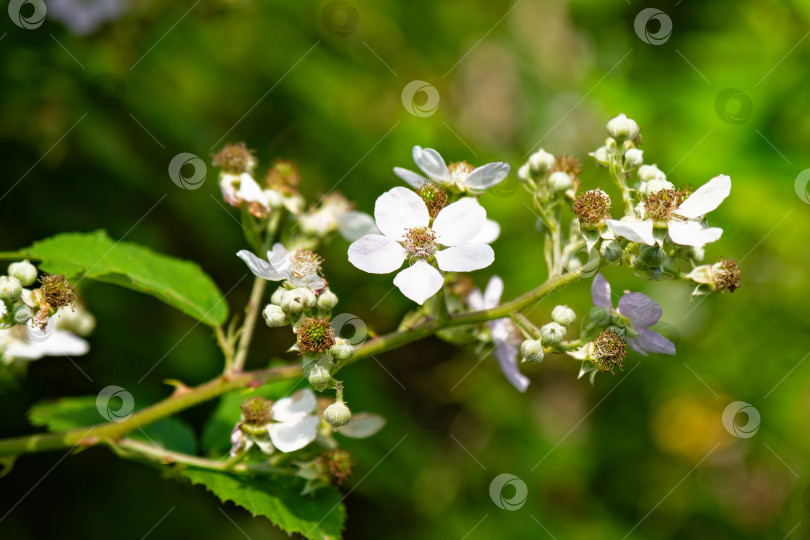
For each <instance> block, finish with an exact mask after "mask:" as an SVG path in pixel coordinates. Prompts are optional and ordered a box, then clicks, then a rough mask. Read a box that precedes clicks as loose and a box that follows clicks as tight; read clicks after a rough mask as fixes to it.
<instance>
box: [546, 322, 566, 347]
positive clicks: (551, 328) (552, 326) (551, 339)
mask: <svg viewBox="0 0 810 540" xmlns="http://www.w3.org/2000/svg"><path fill="white" fill-rule="evenodd" d="M564 337H565V327H564V326H563V325H561V324H559V323H556V322H551V323H548V324H544V325H543V327H542V328H540V339H541V340H542V342H543V345H557V344H558V343H560V342H561V341H562V340H563V338H564Z"/></svg>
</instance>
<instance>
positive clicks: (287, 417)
mask: <svg viewBox="0 0 810 540" xmlns="http://www.w3.org/2000/svg"><path fill="white" fill-rule="evenodd" d="M316 405H317V402H316V399H315V394H314V393H313V392H312V390H310V389H309V388H305V389H303V390H299V391H298V392H296V393H295V394H293V395H292V396H290V397H285V398H282V399H279V400H278V401H276V402H275V403H273V404H272V405H271V404H270V402H269V401H268V400H266V399H264V398H252V399H250V400H248V401H246V402H245V403H243V404H242V418H241V420H240V421H239V422H237V424H236V426H235V427H234V428H233V431H232V432H231V456H236V455H237V454H238V453H239V452H240V451H242V450H244V451H247V450H249V449H250V447H251V446H253V445H254V444H255V445H256V446H258V447H259V448H260V449H261V451H262V452H264V453H265V454H270V453H272V452H273V450H274V448H278V449H279V450H281V451H282V452H294V451H295V450H299V449H301V448H303V447H305V446H306V445H308V444H309V443H311V442H312V441H314V440H315V437H317V435H318V426H320V423H321V419H320V418H319V417H318V416H317V415H316V414H314V413H315V409H316Z"/></svg>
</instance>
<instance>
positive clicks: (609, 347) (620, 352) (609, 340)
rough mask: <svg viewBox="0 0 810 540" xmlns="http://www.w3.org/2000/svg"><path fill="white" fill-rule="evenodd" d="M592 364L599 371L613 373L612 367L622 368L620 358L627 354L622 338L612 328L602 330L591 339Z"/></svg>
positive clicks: (622, 358)
mask: <svg viewBox="0 0 810 540" xmlns="http://www.w3.org/2000/svg"><path fill="white" fill-rule="evenodd" d="M593 344H594V349H595V350H594V356H595V358H594V359H593V365H594V366H596V368H597V369H598V370H599V371H601V372H606V371H609V372H611V373H613V370H614V368H616V367H618V368H619V369H622V360H624V357H625V355H626V354H627V346H626V342H625V340H624V338H623V337H622V336H621V335H619V333H618V332H615V331H613V330H603V331H602V333H601V334H599V336H598V337H597V338H596V339H595V340H594V341H593Z"/></svg>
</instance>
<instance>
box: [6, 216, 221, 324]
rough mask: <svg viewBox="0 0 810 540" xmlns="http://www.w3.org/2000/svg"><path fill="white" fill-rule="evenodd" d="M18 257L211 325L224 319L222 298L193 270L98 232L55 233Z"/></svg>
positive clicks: (186, 264) (187, 264) (204, 276)
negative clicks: (158, 303) (143, 298)
mask: <svg viewBox="0 0 810 540" xmlns="http://www.w3.org/2000/svg"><path fill="white" fill-rule="evenodd" d="M19 253H21V254H25V255H26V256H29V257H31V258H34V259H38V260H40V261H42V263H41V264H40V268H41V269H42V270H44V271H45V272H50V273H53V274H64V275H65V276H66V277H68V278H77V277H87V278H90V279H95V280H97V281H103V282H106V283H113V284H115V285H121V286H123V287H127V288H129V289H133V290H136V291H139V292H143V293H146V294H150V295H152V296H154V297H155V298H158V299H160V300H162V301H164V302H166V303H167V304H169V305H171V306H174V307H176V308H177V309H179V310H181V311H183V312H184V313H186V314H188V315H191V316H192V317H194V318H195V319H197V320H199V321H202V322H204V323H205V324H208V325H211V326H217V325H219V324H222V323H223V322H225V320H226V319H227V317H228V306H227V304H226V303H225V301H224V300H223V298H222V293H221V292H220V291H219V289H218V288H217V286H216V284H214V282H213V280H212V279H211V278H210V277H209V276H208V275H207V274H206V273H205V272H203V271H202V270H201V269H200V267H199V266H197V265H196V264H194V263H192V262H188V261H183V260H180V259H175V258H173V257H168V256H166V255H161V254H158V253H155V252H154V251H152V250H150V249H148V248H145V247H142V246H139V245H136V244H131V243H127V242H114V241H113V240H112V239H111V238H110V237H109V236H107V233H106V232H104V231H95V232H90V233H63V234H59V235H56V236H53V237H51V238H47V239H45V240H40V241H38V242H34V245H32V246H31V247H28V248H25V249H22V250H20V252H19Z"/></svg>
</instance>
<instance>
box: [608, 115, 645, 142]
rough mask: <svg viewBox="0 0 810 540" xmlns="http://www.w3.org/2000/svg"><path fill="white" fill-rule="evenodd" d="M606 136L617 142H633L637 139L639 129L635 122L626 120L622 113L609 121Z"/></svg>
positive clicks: (629, 119)
mask: <svg viewBox="0 0 810 540" xmlns="http://www.w3.org/2000/svg"><path fill="white" fill-rule="evenodd" d="M606 129H607V132H608V135H610V136H611V137H613V138H614V139H616V140H617V141H624V140H633V139H635V138H636V137H638V134H639V129H638V124H637V123H636V122H635V120H632V119H631V118H627V116H625V115H624V113H622V114H620V115H619V116H617V117H615V118H613V119H611V120H610V122H608V123H607V126H606Z"/></svg>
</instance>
